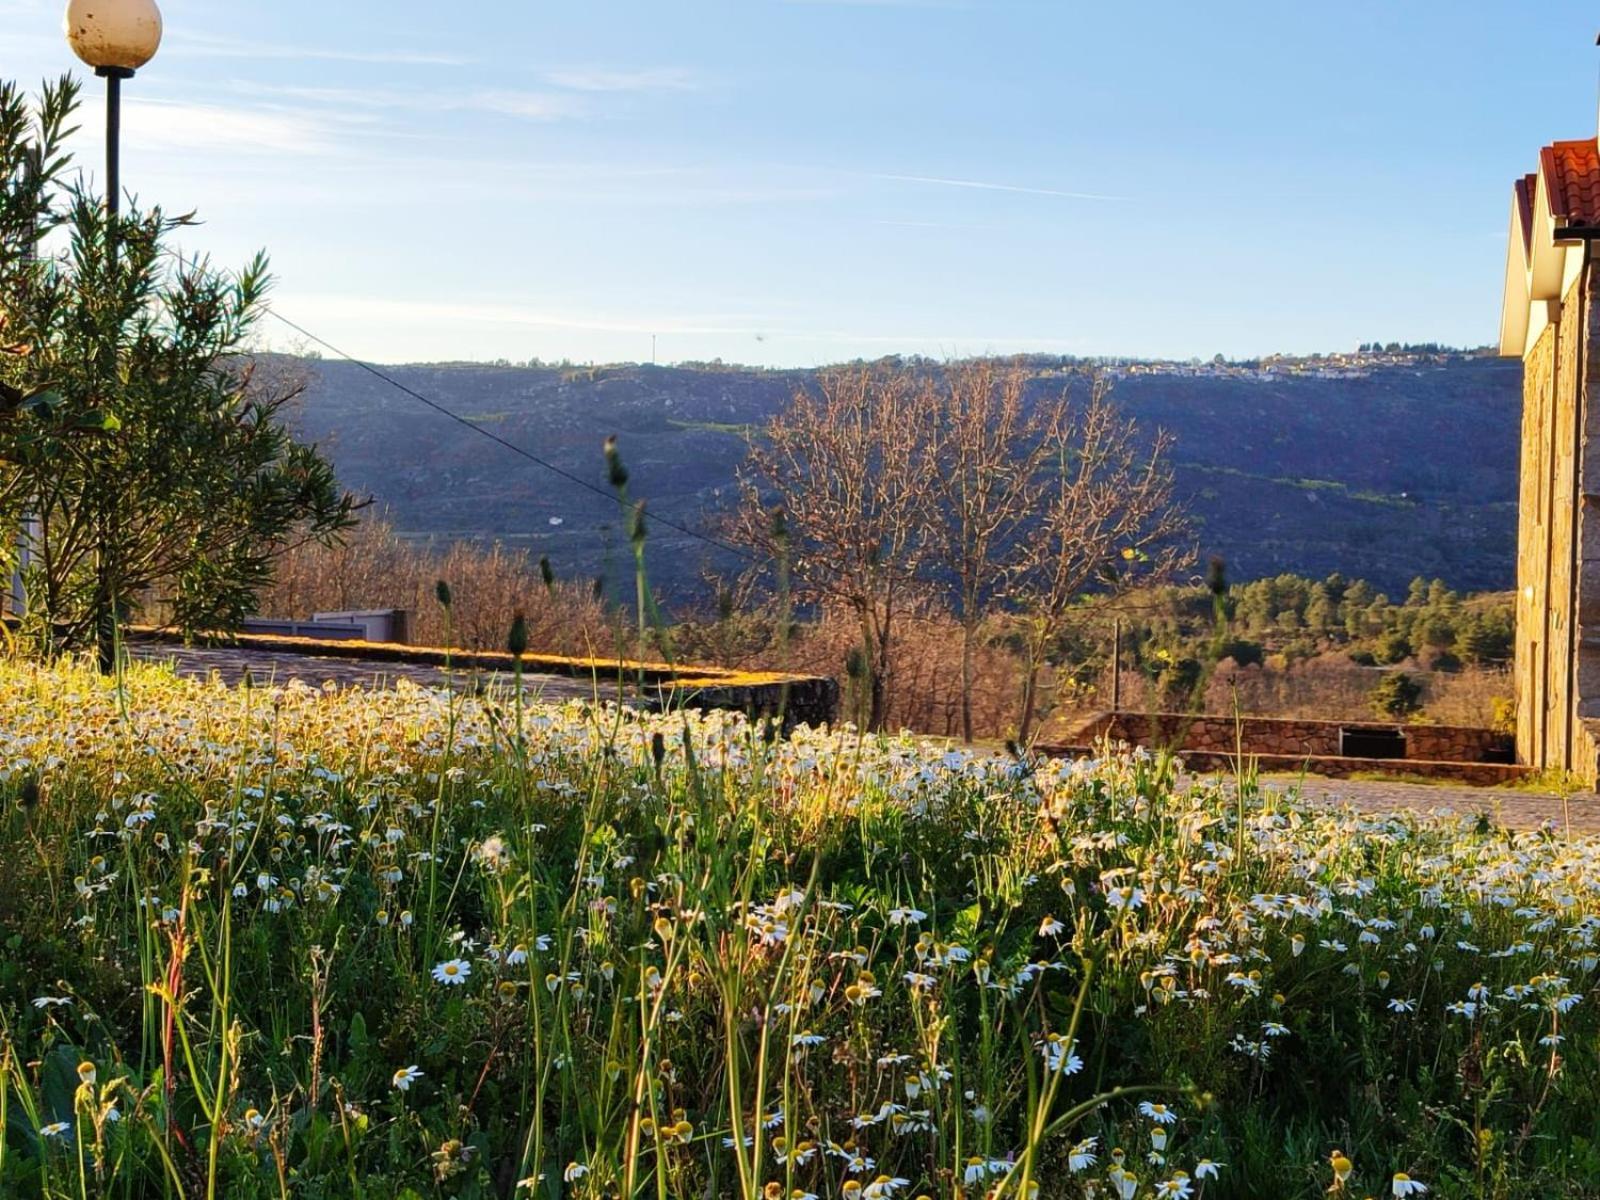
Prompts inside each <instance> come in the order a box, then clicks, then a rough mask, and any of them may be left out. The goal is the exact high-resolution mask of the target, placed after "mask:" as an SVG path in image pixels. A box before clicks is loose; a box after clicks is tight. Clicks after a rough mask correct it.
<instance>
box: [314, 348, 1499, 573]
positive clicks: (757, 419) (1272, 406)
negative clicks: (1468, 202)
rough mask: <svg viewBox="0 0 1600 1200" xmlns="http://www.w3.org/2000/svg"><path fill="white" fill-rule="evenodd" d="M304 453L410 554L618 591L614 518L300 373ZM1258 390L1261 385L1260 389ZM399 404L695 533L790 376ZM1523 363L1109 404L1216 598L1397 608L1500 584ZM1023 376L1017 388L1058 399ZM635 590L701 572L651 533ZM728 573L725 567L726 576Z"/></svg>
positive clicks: (517, 463) (457, 434) (449, 390)
mask: <svg viewBox="0 0 1600 1200" xmlns="http://www.w3.org/2000/svg"><path fill="white" fill-rule="evenodd" d="M304 366H305V367H306V368H307V369H308V370H309V371H310V372H311V373H312V374H313V376H314V382H313V385H312V387H311V390H310V392H309V393H308V395H307V397H306V401H305V404H304V407H303V411H302V413H301V415H300V418H299V420H300V422H301V426H302V433H303V435H304V436H307V437H310V438H313V439H315V440H317V441H320V442H322V443H324V444H325V445H326V447H327V448H328V450H329V451H330V452H331V454H332V457H333V459H334V461H335V463H336V464H337V466H338V469H339V473H340V476H341V478H342V480H343V481H344V483H345V485H346V486H348V487H350V488H352V489H354V490H357V491H359V492H365V493H370V494H372V495H373V496H374V497H375V498H376V499H377V500H378V502H379V503H380V505H382V506H384V507H386V508H387V509H388V510H389V513H390V516H391V519H392V520H393V521H394V522H395V524H396V525H397V527H398V528H400V529H401V530H403V531H405V532H407V533H408V534H410V535H413V536H418V537H427V536H432V537H438V538H479V539H486V540H487V539H500V540H502V541H504V542H506V543H507V544H508V545H514V546H528V547H530V548H531V549H532V550H533V552H534V553H536V554H548V555H549V556H550V558H551V560H552V562H553V563H554V564H555V566H556V569H557V570H558V571H559V572H560V573H562V574H563V575H565V576H568V577H581V578H589V577H592V576H594V575H596V574H601V573H605V574H607V575H608V576H610V577H612V578H621V577H624V576H626V577H628V578H631V572H630V570H629V569H628V568H627V567H626V566H625V564H624V561H623V560H624V559H625V558H626V546H625V544H623V541H622V538H621V536H620V531H619V529H618V526H617V519H616V516H617V514H616V511H615V505H613V504H611V503H609V502H607V501H606V500H603V499H601V498H599V497H596V496H594V495H592V494H590V493H587V492H585V491H583V490H581V489H580V488H578V487H575V486H574V485H573V484H571V483H569V482H568V481H566V480H563V479H560V478H558V477H557V476H554V475H552V474H551V473H549V472H547V471H543V470H541V469H540V468H538V467H536V466H534V465H533V464H531V463H529V462H527V461H525V460H524V459H521V458H519V457H518V456H516V455H514V454H512V453H510V452H509V451H507V450H505V449H503V448H501V447H498V446H496V445H494V444H492V443H491V442H489V441H488V440H486V439H484V438H481V437H478V436H476V435H474V434H473V433H471V432H470V431H469V430H466V429H463V428H462V427H461V426H459V425H457V424H455V423H453V422H451V421H449V420H447V419H445V418H444V417H442V416H440V415H439V414H438V413H435V412H432V411H430V410H429V409H427V408H426V407H424V406H423V405H421V404H419V403H418V402H417V401H415V400H413V399H411V398H410V397H407V396H405V395H403V394H402V393H400V392H398V391H396V390H394V389H393V388H390V387H388V386H387V385H385V384H384V383H382V382H381V381H379V380H378V379H376V378H374V377H373V376H371V375H369V374H367V373H365V372H364V371H362V370H361V369H360V368H358V367H356V366H353V365H351V364H348V363H338V362H324V361H309V360H308V361H306V362H305V364H304ZM1274 370H1275V371H1276V370H1277V369H1274ZM392 373H393V374H394V375H395V376H396V377H397V378H398V379H400V380H401V381H402V382H404V383H405V384H406V385H407V386H409V387H412V388H414V389H416V390H417V391H419V392H421V393H422V394H424V395H427V396H429V397H431V398H433V399H435V400H437V401H438V402H440V403H441V404H444V405H447V406H448V407H450V408H452V409H454V410H455V411H456V412H459V413H460V414H462V415H463V416H466V417H468V418H470V419H472V420H473V421H475V422H477V423H479V424H481V425H482V426H484V427H485V428H487V429H490V430H492V431H493V432H495V433H496V434H498V435H499V436H501V437H504V438H506V439H507V440H509V441H512V442H515V443H517V444H518V445H521V446H525V447H526V448H528V449H529V450H531V451H533V452H534V453H536V454H538V455H540V456H541V457H544V458H547V459H549V460H550V461H552V462H554V463H556V464H558V465H559V466H561V467H563V468H565V469H566V470H569V471H571V472H573V473H574V474H577V475H580V476H582V477H583V478H585V479H590V480H592V481H594V483H596V484H597V485H601V484H603V483H604V475H603V470H602V463H601V455H600V445H601V441H602V439H603V438H604V437H605V436H606V435H608V434H613V433H614V434H617V435H618V437H619V439H620V443H621V446H622V450H623V454H624V457H625V459H626V461H627V463H628V466H629V468H630V469H631V471H632V474H633V488H634V492H635V495H637V496H642V497H646V498H648V500H649V502H650V507H651V509H652V511H654V512H657V513H660V514H662V515H666V516H670V517H672V518H673V519H675V520H679V521H681V522H682V523H684V524H687V525H690V526H693V527H699V526H700V524H701V523H702V521H703V519H704V516H705V514H706V513H707V512H708V511H710V510H712V509H714V508H715V507H716V506H717V505H718V504H719V503H721V502H722V501H723V500H724V499H725V498H726V495H727V491H728V485H729V484H730V483H731V482H732V479H733V473H734V469H735V467H736V466H737V464H738V463H739V461H740V460H741V458H742V457H743V454H744V445H745V443H744V437H745V431H746V429H748V428H751V427H759V426H760V424H761V423H762V421H764V420H765V419H766V417H767V416H768V415H769V414H771V413H772V412H773V411H774V410H775V409H777V408H779V407H780V406H781V405H782V404H783V403H784V402H785V401H786V399H787V398H788V396H789V395H790V394H791V393H792V392H793V390H794V389H795V388H796V387H797V386H799V385H800V384H802V383H803V382H804V381H805V380H806V379H807V378H808V376H809V372H803V371H793V372H781V371H755V370H748V371H747V370H737V369H720V368H705V369H696V368H666V367H650V366H621V367H603V368H597V369H586V368H579V369H559V368H554V367H535V368H521V367H502V366H486V365H442V366H407V367H396V368H393V369H392ZM1520 379H1521V365H1520V364H1519V363H1517V362H1515V361H1502V360H1499V359H1495V358H1490V357H1484V356H1467V355H1451V356H1419V357H1417V358H1416V359H1415V360H1412V361H1401V362H1398V363H1396V362H1390V363H1379V364H1378V365H1374V366H1372V367H1371V368H1370V369H1363V370H1350V369H1338V370H1319V369H1311V368H1309V367H1305V366H1301V367H1297V368H1295V369H1293V370H1288V369H1284V370H1283V371H1282V373H1281V374H1276V373H1274V372H1271V371H1262V370H1260V369H1251V370H1221V369H1217V368H1213V367H1210V366H1206V367H1198V368H1183V367H1169V368H1160V367H1158V368H1150V367H1144V368H1138V369H1127V370H1124V371H1123V372H1122V375H1121V378H1119V379H1118V381H1117V383H1116V386H1115V390H1114V395H1115V397H1116V399H1117V401H1118V402H1119V404H1120V405H1121V406H1122V407H1123V408H1124V410H1125V411H1127V412H1128V413H1130V414H1132V415H1134V416H1136V417H1137V418H1139V420H1140V421H1142V422H1143V423H1145V424H1146V425H1149V426H1157V425H1159V426H1163V427H1165V428H1166V429H1168V430H1170V431H1172V432H1173V433H1174V434H1175V435H1176V436H1177V449H1176V453H1175V455H1174V457H1175V460H1176V462H1177V463H1178V466H1179V470H1178V478H1179V489H1180V493H1181V494H1182V495H1183V496H1184V497H1186V498H1187V500H1188V502H1189V504H1190V507H1191V511H1192V512H1193V514H1194V516H1195V518H1196V523H1197V526H1198V532H1199V541H1200V549H1201V552H1202V554H1220V555H1222V556H1223V557H1224V558H1225V559H1226V560H1227V561H1228V563H1229V565H1230V573H1231V574H1232V575H1233V577H1234V578H1238V579H1247V578H1256V577H1260V576H1263V575H1268V574H1276V573H1279V572H1295V573H1299V574H1304V575H1311V576H1323V575H1326V574H1328V573H1329V572H1332V571H1335V570H1338V571H1342V572H1343V573H1344V574H1345V575H1346V576H1348V577H1352V578H1356V577H1360V578H1365V579H1368V580H1371V581H1372V582H1373V583H1374V584H1376V585H1377V586H1380V587H1382V588H1385V589H1388V590H1389V591H1390V592H1401V591H1403V590H1404V587H1405V585H1406V583H1407V582H1408V581H1409V580H1410V579H1411V578H1412V577H1414V576H1416V575H1424V576H1427V577H1429V578H1433V577H1438V578H1441V579H1443V580H1445V581H1446V582H1447V583H1448V584H1449V585H1450V586H1452V587H1454V588H1456V589H1459V590H1463V591H1468V590H1472V591H1476V590H1486V589H1504V588H1508V587H1511V586H1512V585H1513V571H1514V563H1515V558H1514V554H1515V540H1516V499H1517V464H1518V458H1517V440H1518V437H1519V427H1520V403H1521V402H1520ZM1062 385H1063V379H1062V377H1061V376H1060V374H1059V372H1053V371H1051V370H1048V369H1041V372H1040V378H1039V379H1038V380H1037V383H1036V386H1038V387H1041V388H1046V387H1060V386H1062ZM650 545H651V550H650V561H651V564H652V566H651V570H652V572H653V575H654V577H655V579H656V581H657V582H658V584H659V585H660V586H661V587H662V588H663V590H664V591H665V592H667V593H668V594H674V595H682V594H684V590H685V589H686V588H689V587H690V586H692V585H693V584H694V582H695V581H696V579H697V578H698V577H699V575H700V573H701V571H702V569H704V568H706V567H707V566H712V565H717V564H715V563H714V561H713V560H714V555H715V552H714V551H711V550H709V549H708V548H707V547H706V546H705V545H704V544H703V543H699V542H696V541H694V540H693V539H690V538H686V537H684V536H682V535H678V534H674V533H672V532H671V531H670V530H665V529H662V528H660V527H657V528H656V529H655V531H654V533H653V535H652V539H651V543H650ZM723 565H726V564H723Z"/></svg>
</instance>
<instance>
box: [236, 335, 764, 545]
mask: <svg viewBox="0 0 1600 1200" xmlns="http://www.w3.org/2000/svg"><path fill="white" fill-rule="evenodd" d="M263 308H264V309H265V311H266V313H267V315H268V316H270V317H272V318H273V319H274V320H276V321H278V322H279V323H281V324H283V325H285V326H287V327H288V328H290V329H292V330H294V331H295V332H296V333H298V334H299V335H300V336H301V337H303V338H305V339H306V340H307V341H311V342H315V343H316V344H317V345H319V346H321V347H322V348H323V349H324V350H327V351H328V352H329V353H331V354H335V355H337V356H338V357H339V358H341V359H343V360H344V361H346V362H348V363H350V364H351V365H353V366H356V367H359V368H361V370H363V371H365V372H366V373H367V374H369V375H371V376H373V377H374V378H375V379H380V380H382V381H383V382H384V383H387V384H388V385H389V386H390V387H392V388H394V389H396V390H397V391H399V392H403V393H404V394H405V395H407V396H410V397H411V398H412V399H413V400H415V401H417V402H418V403H419V404H425V405H427V407H429V408H431V409H433V411H434V412H436V413H438V414H439V415H440V416H443V417H447V418H449V419H450V420H452V421H454V422H455V423H456V424H457V425H460V426H462V427H463V428H466V429H470V430H471V431H472V432H473V433H476V434H478V435H479V436H480V437H485V438H488V439H489V440H490V441H491V442H494V443H495V444H496V445H499V446H502V447H504V448H505V449H507V450H509V451H511V453H513V454H515V455H518V456H519V457H521V458H525V459H527V460H528V461H529V462H531V463H534V464H535V465H537V466H540V467H543V468H544V469H545V470H546V471H549V472H551V473H552V474H554V475H558V476H560V477H561V478H562V479H565V480H566V481H567V482H568V483H573V484H576V485H577V486H578V487H581V488H583V489H584V490H585V491H589V492H593V493H594V494H595V495H596V496H601V497H603V498H605V499H607V500H610V501H612V502H613V503H615V504H616V505H617V506H618V507H627V502H626V501H625V500H623V498H622V497H621V496H619V495H618V494H617V493H615V492H612V491H607V490H606V489H605V488H603V487H600V486H599V485H598V484H594V483H590V482H589V481H588V480H587V479H585V478H583V477H582V476H581V475H575V474H573V473H572V472H571V471H568V470H566V469H565V468H564V467H558V466H557V465H556V464H555V463H553V462H551V461H550V460H549V459H546V458H542V457H540V456H539V455H537V454H535V453H534V452H533V451H531V450H529V449H527V448H526V447H524V446H519V445H517V443H515V442H513V441H510V440H509V439H507V438H503V437H501V436H500V435H499V434H498V433H495V432H494V431H493V430H492V429H485V428H484V427H483V426H482V425H479V424H478V423H477V422H475V421H473V420H471V419H469V418H467V417H464V416H462V415H461V414H460V413H458V412H456V411H454V410H453V409H451V408H449V407H447V406H445V405H443V404H440V403H439V402H438V401H437V400H434V399H432V398H431V397H429V396H425V395H423V393H421V392H419V391H417V390H416V389H415V388H413V387H408V386H407V385H406V384H404V383H401V382H400V380H398V379H396V378H395V377H394V376H393V375H390V374H389V373H388V372H387V371H384V370H382V369H381V368H379V367H375V366H373V365H372V364H371V363H369V362H364V361H363V360H361V359H359V358H357V357H355V355H353V354H349V353H347V352H346V351H344V350H341V349H340V348H339V347H338V346H335V345H334V344H333V343H332V342H330V341H328V340H327V339H326V338H322V337H318V336H317V335H316V334H314V333H312V332H311V331H310V330H309V329H307V328H306V327H305V326H304V325H299V324H297V323H295V322H294V321H291V320H290V319H289V318H288V317H286V316H284V315H283V314H282V313H280V312H278V311H277V309H275V308H273V307H272V306H271V305H270V304H268V305H263ZM645 512H646V516H647V517H648V518H649V519H650V520H651V521H653V522H654V523H655V524H657V525H663V526H665V527H666V528H668V529H671V530H675V531H676V532H678V533H681V534H683V535H684V536H686V537H691V538H695V539H696V540H698V541H701V542H704V543H705V544H706V545H708V546H713V547H715V548H716V549H718V550H722V551H724V552H726V553H728V554H734V555H737V556H738V557H740V558H743V559H746V560H748V561H750V562H755V563H761V562H765V561H766V560H764V559H761V558H758V557H757V556H755V555H753V554H751V553H750V552H749V551H747V550H745V549H743V548H742V547H740V546H735V545H733V544H732V543H731V542H725V541H722V540H721V539H720V538H715V537H712V536H710V535H709V534H705V533H702V532H700V531H699V530H697V529H693V528H691V527H689V526H688V525H683V524H680V523H679V522H677V521H674V520H672V519H671V518H669V517H663V516H661V515H660V514H659V513H654V512H651V511H650V510H649V509H648V508H646V510H645Z"/></svg>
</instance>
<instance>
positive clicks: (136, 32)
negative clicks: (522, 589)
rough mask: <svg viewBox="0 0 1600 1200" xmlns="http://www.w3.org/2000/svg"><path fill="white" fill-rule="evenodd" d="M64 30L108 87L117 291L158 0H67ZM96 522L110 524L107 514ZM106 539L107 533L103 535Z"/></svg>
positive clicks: (103, 568) (110, 596)
mask: <svg viewBox="0 0 1600 1200" xmlns="http://www.w3.org/2000/svg"><path fill="white" fill-rule="evenodd" d="M62 24H63V29H64V31H65V33H66V35H67V42H68V44H70V45H71V46H72V52H73V53H74V54H76V55H77V56H78V57H79V58H81V59H82V60H83V61H84V62H85V63H87V64H88V65H89V66H91V67H93V68H94V73H95V74H96V75H98V76H100V77H101V78H102V79H104V80H105V81H106V235H105V236H106V264H107V266H108V267H109V268H110V271H109V273H108V277H109V278H110V279H111V284H112V286H113V287H115V272H116V265H117V241H118V236H117V213H118V210H119V209H120V208H121V207H122V171H121V161H120V155H121V142H122V81H123V80H124V79H131V78H133V73H134V72H135V71H137V70H138V69H139V68H140V67H142V66H144V65H145V63H147V62H149V61H150V60H151V59H152V58H154V57H155V54H156V51H157V50H158V49H160V47H161V9H160V8H158V7H157V6H156V0H68V3H67V14H66V19H65V20H64V21H63V23H62ZM106 354H107V359H108V362H107V371H108V378H110V377H112V376H114V375H115V372H116V354H117V348H116V342H115V341H114V340H111V341H108V342H107V345H106ZM97 520H100V521H104V520H106V515H105V513H104V512H101V513H100V514H98V517H97ZM102 533H103V531H102ZM100 545H101V549H100V551H99V552H98V553H97V555H96V560H95V596H94V621H95V652H96V653H95V657H96V658H97V659H98V660H99V663H100V670H101V671H102V672H104V673H106V674H110V673H111V672H112V671H113V670H115V668H116V657H117V656H116V649H117V596H116V591H115V578H114V575H113V572H112V571H111V569H110V568H109V566H108V565H107V561H106V557H105V550H104V545H105V542H104V537H103V536H102V537H101V540H100Z"/></svg>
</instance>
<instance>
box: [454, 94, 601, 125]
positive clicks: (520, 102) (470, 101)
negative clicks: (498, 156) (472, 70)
mask: <svg viewBox="0 0 1600 1200" xmlns="http://www.w3.org/2000/svg"><path fill="white" fill-rule="evenodd" d="M445 107H447V108H459V109H468V110H470V111H473V112H488V113H499V114H500V115H502V116H507V117H519V118H521V119H522V120H524V121H559V120H562V119H563V118H566V117H573V116H577V115H578V114H579V113H581V112H582V111H583V108H582V106H581V105H579V104H577V103H575V102H574V101H573V100H572V99H570V98H569V97H566V96H552V95H549V94H548V93H544V92H518V91H492V92H473V93H471V94H470V95H467V96H462V97H460V98H458V99H456V100H453V101H452V100H446V101H445Z"/></svg>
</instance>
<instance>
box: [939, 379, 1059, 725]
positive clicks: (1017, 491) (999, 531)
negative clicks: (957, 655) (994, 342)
mask: <svg viewBox="0 0 1600 1200" xmlns="http://www.w3.org/2000/svg"><path fill="white" fill-rule="evenodd" d="M1027 391H1028V375H1027V372H1026V371H1024V370H1023V368H1022V367H1020V366H1005V365H1002V364H1000V363H997V362H995V361H994V360H993V359H977V360H975V361H973V362H969V363H961V364H957V365H954V366H952V367H951V368H950V369H949V370H948V371H947V372H946V373H945V376H944V379H943V380H942V381H934V380H930V381H929V382H928V384H927V386H926V388H925V395H926V396H927V398H928V399H927V408H928V409H929V415H928V421H929V423H928V426H927V428H928V429H929V432H930V437H931V443H932V444H931V447H930V457H931V458H932V460H933V461H934V462H935V463H936V464H937V469H936V470H935V471H934V472H933V473H932V480H933V500H934V517H935V519H934V521H933V522H932V525H931V528H930V529H929V542H930V547H931V550H932V554H931V556H930V557H931V559H932V560H933V562H934V563H935V564H936V565H935V569H936V570H937V571H939V572H940V574H942V575H944V576H945V577H946V578H945V579H944V580H943V582H945V583H946V585H947V588H948V592H949V596H950V601H951V609H952V611H953V612H954V614H955V617H956V620H958V621H959V622H960V623H961V736H962V738H963V739H964V740H965V741H968V742H970V741H972V735H973V725H972V685H973V660H974V653H975V651H976V648H977V642H978V634H979V630H980V628H981V627H982V625H983V622H984V620H985V619H986V618H988V617H989V616H990V615H992V614H993V613H994V612H995V610H996V609H997V608H998V607H999V606H1000V605H1001V604H1002V603H1003V601H1004V600H1005V597H1006V593H1007V590H1008V588H1009V587H1010V586H1011V584H1012V583H1013V582H1014V581H1015V579H1016V576H1017V574H1018V572H1019V571H1020V569H1021V568H1022V567H1023V565H1024V564H1025V563H1026V562H1027V560H1028V555H1029V548H1028V545H1027V536H1026V535H1027V531H1028V528H1029V525H1030V521H1032V520H1033V519H1035V518H1036V516H1037V513H1038V510H1039V507H1040V502H1041V500H1042V498H1043V496H1044V495H1045V492H1046V489H1047V487H1048V485H1049V467H1050V465H1051V463H1052V462H1053V461H1055V459H1056V457H1057V451H1058V448H1059V445H1060V442H1061V438H1062V436H1063V434H1064V433H1065V431H1066V430H1067V429H1068V428H1069V427H1070V419H1069V416H1068V412H1067V408H1066V399H1065V396H1060V397H1058V398H1055V399H1051V400H1041V401H1040V402H1039V403H1037V404H1034V405H1029V403H1028V399H1027Z"/></svg>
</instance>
